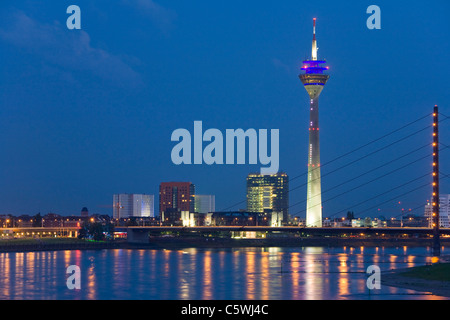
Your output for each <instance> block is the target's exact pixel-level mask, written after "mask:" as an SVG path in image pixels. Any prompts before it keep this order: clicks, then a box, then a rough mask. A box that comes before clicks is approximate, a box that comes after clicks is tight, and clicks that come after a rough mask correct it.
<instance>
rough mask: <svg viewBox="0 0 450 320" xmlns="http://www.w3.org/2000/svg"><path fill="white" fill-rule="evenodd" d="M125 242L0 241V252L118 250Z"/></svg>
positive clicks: (67, 240)
mask: <svg viewBox="0 0 450 320" xmlns="http://www.w3.org/2000/svg"><path fill="white" fill-rule="evenodd" d="M124 245H126V241H89V240H83V239H76V238H37V239H11V240H1V241H0V252H33V251H58V250H99V249H119V248H121V247H123V246H124Z"/></svg>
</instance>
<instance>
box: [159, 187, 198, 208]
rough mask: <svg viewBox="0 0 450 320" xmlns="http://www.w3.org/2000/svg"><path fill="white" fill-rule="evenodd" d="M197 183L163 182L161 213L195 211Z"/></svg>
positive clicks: (160, 193)
mask: <svg viewBox="0 0 450 320" xmlns="http://www.w3.org/2000/svg"><path fill="white" fill-rule="evenodd" d="M194 196H195V185H194V184H192V183H190V182H162V183H161V184H160V185H159V214H160V215H161V214H162V213H163V212H168V211H176V212H181V211H189V212H195V200H194Z"/></svg>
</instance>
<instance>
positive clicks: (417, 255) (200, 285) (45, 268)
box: [0, 247, 444, 300]
mask: <svg viewBox="0 0 450 320" xmlns="http://www.w3.org/2000/svg"><path fill="white" fill-rule="evenodd" d="M443 250H444V248H443ZM431 262H432V257H431V256H430V252H429V250H428V249H427V248H408V247H399V248H384V247H374V248H370V247H357V248H353V247H342V248H320V247H304V248H239V249H205V250H200V249H184V250H99V251H79V250H76V251H54V252H28V253H1V254H0V269H1V272H2V275H3V276H2V277H1V278H0V299H194V300H199V299H208V300H209V299H221V300H223V299H243V300H245V299H246V300H270V299H276V300H278V299H311V300H318V299H369V298H370V299H374V298H375V299H376V298H380V299H410V298H411V297H412V298H421V299H423V298H433V299H437V298H438V297H435V296H429V295H420V293H417V292H413V291H411V290H405V289H400V288H394V287H387V286H382V289H381V290H379V291H377V292H375V291H374V292H372V294H371V295H370V296H369V292H368V290H367V287H366V279H367V275H366V274H365V272H366V269H367V267H368V266H369V265H372V264H374V265H378V266H380V268H381V270H382V271H386V270H390V269H397V268H405V267H412V266H417V265H424V264H426V263H431ZM73 264H75V265H78V266H80V268H81V272H82V275H81V278H82V288H81V290H69V289H67V287H66V279H67V276H68V275H67V274H66V268H67V267H68V266H69V265H73ZM413 293H414V294H419V295H411V294H413Z"/></svg>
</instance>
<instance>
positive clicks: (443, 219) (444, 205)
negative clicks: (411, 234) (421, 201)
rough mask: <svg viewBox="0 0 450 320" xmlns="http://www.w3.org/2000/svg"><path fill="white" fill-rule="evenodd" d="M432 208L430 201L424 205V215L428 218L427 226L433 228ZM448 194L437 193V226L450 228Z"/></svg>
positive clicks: (449, 198)
mask: <svg viewBox="0 0 450 320" xmlns="http://www.w3.org/2000/svg"><path fill="white" fill-rule="evenodd" d="M432 212H433V208H432V206H431V203H429V202H428V203H427V204H426V205H425V217H427V220H428V228H433V217H432ZM449 215H450V194H440V195H439V226H440V227H442V228H450V216H449Z"/></svg>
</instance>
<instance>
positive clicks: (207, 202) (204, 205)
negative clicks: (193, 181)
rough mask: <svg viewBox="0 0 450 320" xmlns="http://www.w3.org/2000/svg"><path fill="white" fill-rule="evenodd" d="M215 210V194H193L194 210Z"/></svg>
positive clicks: (204, 211)
mask: <svg viewBox="0 0 450 320" xmlns="http://www.w3.org/2000/svg"><path fill="white" fill-rule="evenodd" d="M214 211H216V196H214V195H205V194H196V195H195V212H198V213H210V212H214Z"/></svg>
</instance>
